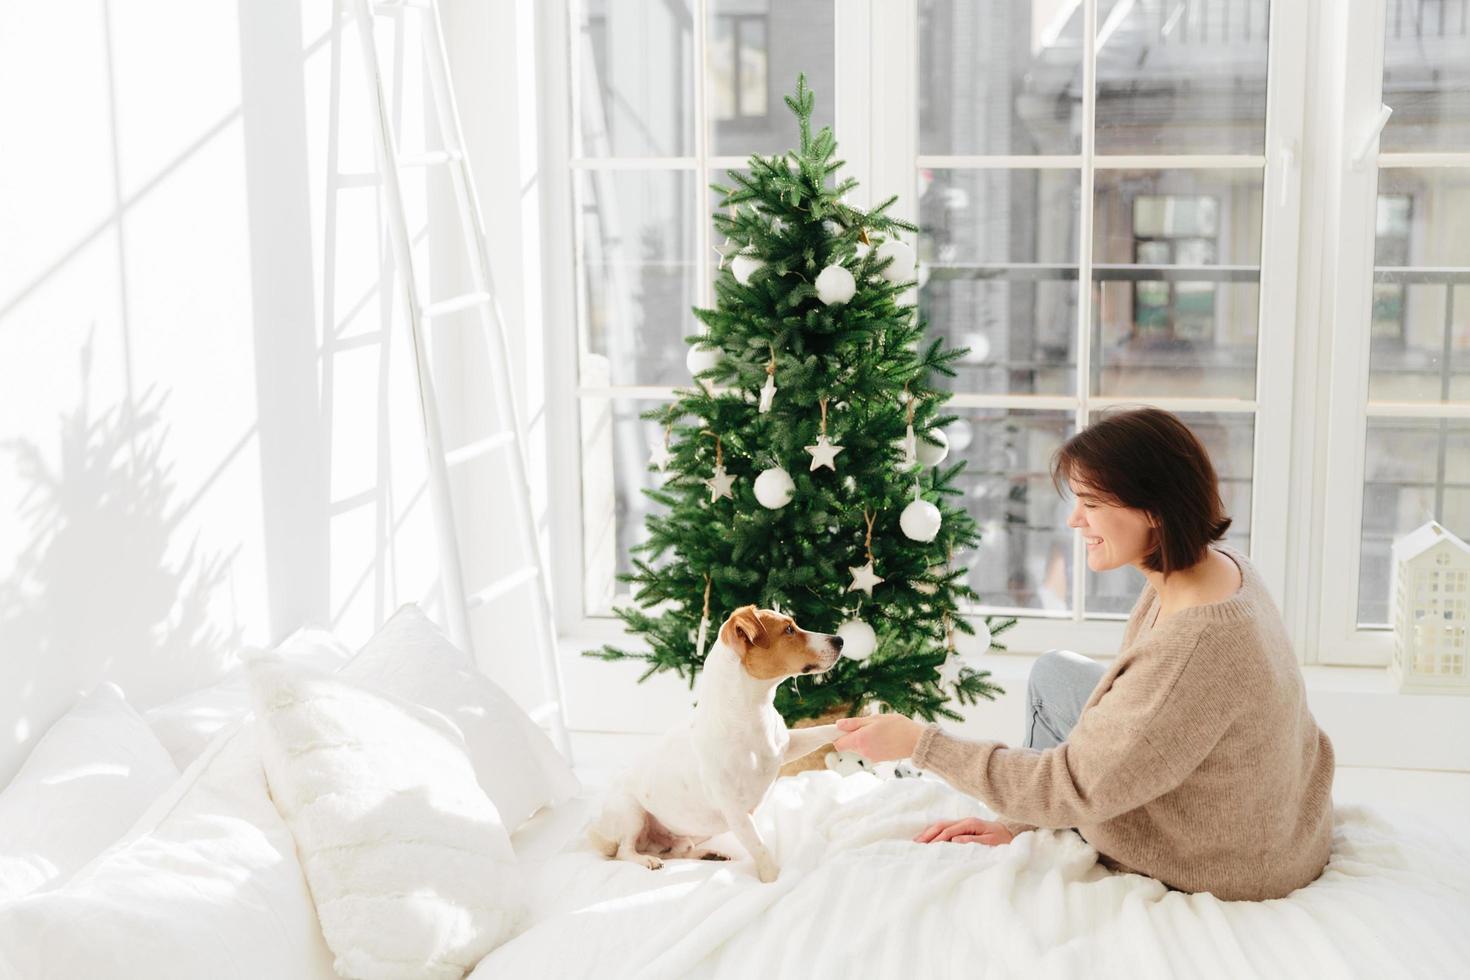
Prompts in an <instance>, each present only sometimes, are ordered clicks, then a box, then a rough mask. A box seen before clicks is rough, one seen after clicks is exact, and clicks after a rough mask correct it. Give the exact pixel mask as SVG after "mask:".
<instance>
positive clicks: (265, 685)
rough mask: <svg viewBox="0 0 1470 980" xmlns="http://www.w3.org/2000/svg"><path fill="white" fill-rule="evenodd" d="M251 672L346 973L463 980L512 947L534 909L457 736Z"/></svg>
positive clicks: (300, 681)
mask: <svg viewBox="0 0 1470 980" xmlns="http://www.w3.org/2000/svg"><path fill="white" fill-rule="evenodd" d="M249 670H250V679H251V689H252V700H253V703H254V707H255V715H256V719H257V722H256V724H257V728H258V730H259V731H260V736H261V756H262V760H263V762H264V764H265V771H266V776H267V780H268V782H269V784H270V788H271V795H272V796H273V797H274V798H275V801H276V806H277V808H278V809H279V810H280V812H281V814H282V816H284V817H285V819H286V823H287V824H288V825H289V826H290V828H291V832H292V834H293V836H294V837H295V838H296V844H297V848H298V850H299V853H300V855H301V863H302V867H303V868H304V869H305V872H306V878H307V881H308V882H309V883H310V885H311V892H312V896H313V898H314V900H315V903H316V909H317V914H318V917H319V918H320V920H321V925H322V932H323V934H324V935H325V937H326V941H327V945H328V946H330V947H331V948H332V950H333V952H335V953H336V954H337V958H336V968H337V970H338V972H340V973H342V974H343V975H345V976H350V977H357V978H362V980H379V978H382V980H389V978H400V977H402V978H410V977H412V978H445V980H458V978H460V977H462V976H463V975H464V974H465V973H466V972H467V971H468V970H469V969H471V968H473V967H474V965H475V964H476V963H477V962H479V960H480V959H481V957H483V956H484V955H485V954H486V953H488V952H489V951H490V950H492V949H494V948H495V947H496V946H497V945H498V944H499V943H500V942H502V941H503V940H504V939H505V938H507V937H508V936H509V935H510V933H511V930H512V929H513V928H514V926H515V924H516V920H517V919H518V917H519V912H520V906H521V902H522V899H521V897H520V896H521V888H520V887H519V886H520V881H519V876H518V874H517V873H516V869H515V866H514V855H513V853H512V851H511V846H510V839H509V837H508V836H507V833H506V830H505V827H504V826H503V824H502V823H501V820H500V817H499V814H497V813H496V810H495V806H494V804H493V803H491V802H490V800H489V798H488V797H486V795H485V793H484V791H483V790H482V789H481V788H480V786H479V784H478V783H477V782H476V779H475V773H474V769H473V768H472V766H471V765H470V762H469V759H468V758H467V757H466V755H465V748H464V742H463V739H462V738H461V737H460V734H459V732H458V731H457V730H456V728H455V726H454V725H452V724H450V723H449V722H448V721H447V720H446V719H444V718H443V717H442V716H439V715H437V714H436V713H435V712H432V711H428V710H425V709H424V708H421V707H419V706H417V705H414V704H410V703H408V702H406V701H403V700H400V699H399V698H396V697H393V696H391V695H387V694H384V693H382V692H381V691H377V690H373V689H372V688H371V687H369V686H365V685H363V684H360V683H356V682H354V681H352V680H350V679H347V678H345V677H344V676H342V675H341V674H337V675H329V674H323V673H319V672H317V671H312V670H307V669H303V668H298V667H292V666H290V665H288V664H286V663H285V662H284V661H282V660H281V659H280V658H279V657H274V656H270V655H262V656H260V657H258V658H256V659H254V660H252V661H251V662H250V663H249Z"/></svg>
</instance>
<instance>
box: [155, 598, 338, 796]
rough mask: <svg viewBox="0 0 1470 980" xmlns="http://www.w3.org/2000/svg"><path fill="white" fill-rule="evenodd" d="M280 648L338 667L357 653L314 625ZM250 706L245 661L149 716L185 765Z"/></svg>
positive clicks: (304, 660) (305, 660)
mask: <svg viewBox="0 0 1470 980" xmlns="http://www.w3.org/2000/svg"><path fill="white" fill-rule="evenodd" d="M276 650H277V652H278V653H280V655H281V656H282V657H284V658H285V659H286V660H288V661H290V662H291V663H295V664H301V665H303V666H307V667H314V668H316V669H318V670H335V669H337V668H338V667H340V666H341V665H342V664H343V663H345V662H346V661H347V660H348V659H349V658H350V657H351V656H352V651H351V650H349V649H348V648H347V647H346V646H344V645H343V644H342V643H341V642H340V641H339V640H338V639H337V638H336V637H335V636H333V635H332V634H331V633H329V632H327V631H326V630H321V629H314V628H310V627H303V628H302V629H299V630H297V631H296V632H295V633H292V634H291V635H290V636H288V637H287V638H286V639H285V640H283V641H281V644H280V646H278V647H276ZM249 710H250V678H249V677H248V676H247V675H246V672H245V668H244V667H243V666H241V667H237V668H236V669H235V670H232V671H230V672H229V673H228V674H226V675H225V676H224V677H222V678H221V679H220V680H219V682H218V683H215V684H213V685H211V686H209V687H206V688H202V689H200V690H198V691H191V692H190V693H188V694H185V695H184V696H183V697H180V698H176V699H175V700H173V701H169V702H168V703H166V704H162V705H159V706H158V707H156V708H150V709H149V710H148V711H146V712H144V717H145V718H147V719H148V724H150V725H152V726H153V732H154V734H155V735H157V736H158V740H159V741H160V742H162V743H163V747H164V748H166V749H168V753H169V755H171V756H173V760H174V764H175V765H177V766H178V767H179V768H180V769H184V768H186V767H187V766H188V765H189V763H191V762H193V761H194V760H195V759H197V758H198V757H199V755H200V754H201V753H202V752H203V751H204V749H205V746H207V745H209V743H210V741H211V740H212V739H213V738H214V737H215V736H216V735H218V734H219V733H220V732H222V731H224V729H225V728H227V727H228V726H230V725H232V724H234V723H235V722H237V721H239V720H240V719H241V718H243V717H245V714H246V713H247V712H248V711H249Z"/></svg>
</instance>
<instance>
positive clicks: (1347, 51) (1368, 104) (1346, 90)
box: [1311, 0, 1470, 666]
mask: <svg viewBox="0 0 1470 980" xmlns="http://www.w3.org/2000/svg"><path fill="white" fill-rule="evenodd" d="M1334 13H1335V14H1336V16H1337V18H1339V21H1340V22H1339V23H1336V24H1330V23H1329V26H1331V27H1334V28H1335V40H1336V46H1335V47H1334V48H1333V49H1332V51H1331V53H1330V54H1329V57H1330V58H1332V59H1334V60H1332V61H1331V62H1330V64H1329V67H1330V68H1331V69H1332V70H1333V71H1335V72H1338V73H1340V76H1339V80H1338V87H1339V89H1340V93H1341V100H1342V101H1341V105H1340V106H1339V107H1337V108H1338V120H1339V122H1338V125H1337V127H1336V132H1335V133H1334V134H1333V135H1332V136H1331V137H1330V138H1329V139H1328V140H1327V142H1328V145H1329V146H1330V147H1331V149H1332V152H1330V153H1329V154H1328V157H1329V159H1330V160H1331V161H1333V162H1335V163H1336V164H1337V165H1336V166H1335V167H1333V168H1332V171H1331V172H1330V174H1329V176H1330V177H1331V178H1333V179H1332V180H1331V181H1330V182H1329V186H1330V187H1332V188H1333V193H1332V196H1331V204H1332V205H1333V206H1332V207H1331V209H1330V211H1329V213H1328V217H1327V221H1326V222H1325V228H1326V233H1325V234H1324V236H1323V238H1324V241H1323V248H1324V251H1325V253H1326V255H1327V256H1328V258H1327V263H1328V276H1329V277H1330V278H1329V279H1328V280H1327V284H1326V285H1325V286H1324V290H1323V311H1324V312H1323V319H1322V322H1323V324H1324V325H1327V324H1330V325H1331V328H1332V329H1331V330H1330V335H1331V336H1330V337H1328V338H1327V340H1326V342H1327V343H1328V344H1330V348H1331V354H1330V357H1329V358H1328V359H1327V361H1326V364H1325V367H1324V371H1323V387H1324V388H1325V389H1326V391H1327V393H1328V396H1327V405H1326V406H1325V417H1326V433H1325V441H1326V458H1325V463H1324V467H1323V474H1322V491H1321V492H1322V497H1321V499H1322V500H1323V502H1324V506H1323V508H1322V527H1321V532H1320V533H1321V546H1320V552H1319V554H1320V563H1319V568H1320V575H1321V578H1320V604H1319V607H1318V608H1317V611H1316V613H1317V621H1316V631H1315V637H1314V639H1315V642H1313V643H1312V644H1311V649H1312V650H1313V652H1314V653H1315V654H1316V655H1315V656H1314V657H1313V658H1312V659H1313V660H1314V661H1315V662H1319V663H1331V664H1342V665H1355V666H1382V665H1386V664H1387V663H1388V662H1389V660H1390V658H1391V656H1392V652H1393V632H1392V630H1390V629H1384V628H1366V629H1360V628H1359V627H1358V624H1357V619H1358V617H1357V611H1358V585H1359V573H1360V567H1359V566H1360V558H1361V534H1362V522H1363V480H1364V477H1365V469H1364V468H1365V465H1366V460H1365V453H1366V443H1367V423H1368V421H1369V420H1370V419H1374V418H1409V419H1413V418H1419V419H1436V420H1437V419H1444V418H1449V419H1470V403H1464V402H1460V403H1439V402H1424V403H1417V402H1370V401H1369V399H1368V381H1369V345H1370V332H1371V322H1370V321H1371V318H1372V294H1373V273H1372V270H1373V267H1374V252H1375V245H1376V208H1377V201H1378V174H1379V170H1380V169H1389V168H1396V167H1450V166H1453V167H1470V153H1379V152H1378V139H1377V133H1378V132H1379V131H1380V130H1381V129H1382V121H1381V120H1380V118H1379V111H1380V106H1382V104H1383V61H1384V41H1385V23H1386V16H1387V0H1360V2H1357V3H1354V4H1352V5H1351V6H1350V7H1349V5H1344V7H1343V9H1342V10H1340V11H1335V12H1334ZM1324 169H1325V168H1324ZM1334 219H1335V221H1334Z"/></svg>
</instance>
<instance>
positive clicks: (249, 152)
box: [0, 0, 519, 782]
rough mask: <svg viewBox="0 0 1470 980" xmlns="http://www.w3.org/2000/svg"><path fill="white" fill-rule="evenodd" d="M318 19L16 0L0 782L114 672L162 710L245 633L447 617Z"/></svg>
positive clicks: (410, 104)
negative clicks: (336, 342)
mask: <svg viewBox="0 0 1470 980" xmlns="http://www.w3.org/2000/svg"><path fill="white" fill-rule="evenodd" d="M331 10H332V4H331V3H329V2H326V0H249V2H243V0H242V2H240V3H238V4H211V3H190V2H184V0H152V2H148V3H144V2H137V0H133V2H128V0H98V2H95V3H91V4H73V3H63V4H45V3H40V4H35V3H33V4H26V3H7V4H5V5H4V7H3V13H0V134H3V136H0V141H3V146H4V150H3V152H0V782H3V780H5V779H7V778H8V777H9V775H10V774H11V773H13V771H14V769H15V767H16V766H17V765H18V764H19V761H20V759H21V758H22V756H23V754H24V752H25V751H26V750H27V749H28V747H29V746H30V745H31V744H33V743H34V741H35V739H36V738H37V736H38V735H39V734H40V733H42V732H44V731H45V729H46V727H47V726H48V725H49V723H50V722H51V721H52V720H54V718H55V717H57V716H58V715H59V714H60V712H61V711H63V710H64V709H65V707H66V706H67V705H68V704H69V703H70V702H71V700H72V699H73V698H74V697H75V696H76V694H77V693H78V692H80V691H84V690H86V689H88V688H90V687H91V686H92V685H93V684H95V683H96V682H97V681H98V680H99V679H102V678H110V679H114V680H116V681H118V682H119V683H120V684H122V685H123V687H124V688H125V689H126V690H127V692H128V694H129V695H130V697H132V698H133V699H135V701H137V702H139V703H141V704H145V705H146V704H150V703H154V702H158V701H160V700H164V699H167V698H168V697H170V696H172V695H174V694H175V693H177V692H180V691H182V690H185V689H188V688H191V687H194V686H197V685H198V684H200V683H202V682H204V681H205V680H207V679H209V678H210V677H213V676H215V675H217V674H218V673H220V672H221V671H222V670H223V669H225V668H226V667H227V666H228V665H229V664H230V663H231V661H232V659H233V657H234V654H235V651H236V649H237V648H238V646H239V645H240V644H242V643H251V644H269V643H273V642H275V641H277V640H279V639H281V638H282V637H284V636H285V635H286V634H288V633H289V632H291V631H292V630H293V629H295V628H297V627H298V626H301V625H304V624H309V623H314V624H319V625H327V626H330V627H332V628H334V629H336V630H338V632H339V635H340V636H341V637H342V638H343V640H344V641H346V642H348V643H349V644H352V645H357V644H360V643H361V642H362V641H363V640H365V639H366V638H367V636H368V635H369V634H370V633H371V631H372V629H373V628H374V627H375V626H376V624H377V623H379V622H380V621H381V620H382V619H383V618H384V617H385V616H386V615H387V614H388V613H391V611H392V610H393V609H394V608H396V607H397V605H399V604H400V603H402V602H406V601H427V602H428V604H429V608H430V612H431V613H435V612H436V611H437V601H436V600H435V599H434V598H433V591H434V589H435V586H436V582H437V574H438V573H437V566H436V556H435V550H434V544H433V542H434V536H433V529H432V524H431V520H430V514H429V510H428V497H427V493H426V492H425V490H424V485H425V469H424V463H423V449H422V444H421V434H420V423H419V417H418V413H417V407H416V397H417V396H416V391H415V389H414V387H413V384H412V374H411V368H412V359H411V356H410V351H409V349H408V346H407V338H406V332H405V330H404V327H403V323H404V321H403V319H402V317H401V315H399V314H397V313H395V312H394V308H393V303H394V296H395V292H394V291H393V290H391V289H389V288H385V280H384V273H385V271H388V272H391V268H390V265H389V259H388V256H387V250H386V243H385V242H384V241H383V239H382V233H381V230H380V228H381V226H380V224H379V218H380V213H379V209H378V204H377V191H376V189H375V188H374V187H372V186H363V187H350V188H346V189H337V190H336V191H335V192H332V188H331V185H330V184H329V177H328V175H329V172H330V171H331V170H332V169H334V168H335V169H336V170H338V171H344V172H352V171H357V172H361V171H368V170H371V169H373V165H374V158H373V143H372V137H371V130H369V129H368V128H367V125H366V123H367V121H368V119H369V118H370V117H369V116H368V115H367V110H368V102H367V98H366V96H367V90H366V87H365V85H364V83H363V74H362V70H361V64H360V61H359V58H358V51H359V46H358V41H357V38H356V36H355V34H354V33H352V32H351V31H350V30H349V31H348V32H346V33H338V34H334V33H333V32H332V17H331ZM349 27H350V25H349ZM403 51H404V56H405V63H404V66H403V68H402V75H403V77H404V79H405V84H404V85H403V86H401V88H400V87H399V86H397V85H394V84H393V83H392V82H391V81H390V85H393V89H394V90H395V91H399V92H400V93H401V96H402V102H401V106H402V111H403V113H404V115H405V118H406V120H407V121H408V126H407V131H408V132H410V133H414V134H418V137H419V138H422V134H421V130H422V112H421V106H422V93H421V90H420V87H419V85H418V81H417V72H418V63H417V47H416V43H408V44H405V45H404V46H403ZM389 67H390V69H391V68H392V67H393V66H392V65H391V63H390V65H389ZM335 77H340V79H341V82H342V84H341V86H340V88H334V78H335ZM409 197H410V200H411V203H412V205H413V207H414V208H415V209H416V215H417V216H416V217H415V219H414V220H413V221H412V222H411V224H412V226H413V230H414V232H415V233H417V232H420V231H422V229H423V214H424V210H423V209H424V207H425V197H426V194H425V189H424V188H423V186H422V185H419V186H418V187H416V188H411V191H410V194H409ZM420 248H421V249H424V250H425V251H426V250H427V245H426V244H422V243H421V245H420ZM517 274H519V272H518V273H517ZM385 323H386V324H389V325H390V326H391V330H390V331H389V332H388V333H387V334H386V335H382V334H380V331H381V329H382V327H383V325H384V324H385ZM334 335H338V336H340V337H341V338H344V339H345V340H346V341H347V346H346V348H345V349H335V350H334V349H332V347H331V346H330V344H329V338H331V337H333V336H334ZM375 335H377V336H375ZM436 355H437V356H439V357H442V358H445V359H446V360H448V362H449V363H460V358H459V357H458V355H457V352H456V351H454V350H452V349H444V348H441V349H439V350H437V351H436ZM343 500H352V501H353V502H354V503H355V504H356V505H355V506H351V507H343V508H341V509H340V511H339V510H338V509H337V508H336V507H335V505H334V502H335V501H343Z"/></svg>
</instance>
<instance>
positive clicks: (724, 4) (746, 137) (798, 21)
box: [707, 0, 837, 157]
mask: <svg viewBox="0 0 1470 980" xmlns="http://www.w3.org/2000/svg"><path fill="white" fill-rule="evenodd" d="M833 2H834V0H781V2H779V3H773V2H771V0H712V2H711V3H710V14H709V17H710V20H709V32H708V39H709V40H708V45H709V50H708V52H707V60H708V62H709V79H708V82H709V105H710V125H711V126H712V127H713V128H712V129H711V139H710V145H711V150H712V152H713V153H715V154H716V155H717V156H742V157H744V156H749V155H750V154H752V153H784V152H785V151H787V150H790V149H792V148H793V147H795V146H796V144H797V140H798V134H797V130H796V117H795V116H794V115H792V113H791V110H790V109H788V108H787V107H786V103H785V102H784V101H783V98H784V97H785V96H787V95H790V94H792V93H793V92H795V91H796V79H797V76H798V75H800V74H801V73H802V72H805V73H806V83H807V87H808V88H810V89H811V90H812V94H813V95H815V96H816V105H815V106H814V107H813V110H812V132H813V133H815V132H817V131H818V130H820V129H821V128H822V127H823V126H830V125H832V121H833V119H835V118H836V114H835V108H836V105H837V82H836V74H835V72H834V68H833V66H834V65H835V63H836V25H835V15H834V13H833Z"/></svg>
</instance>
